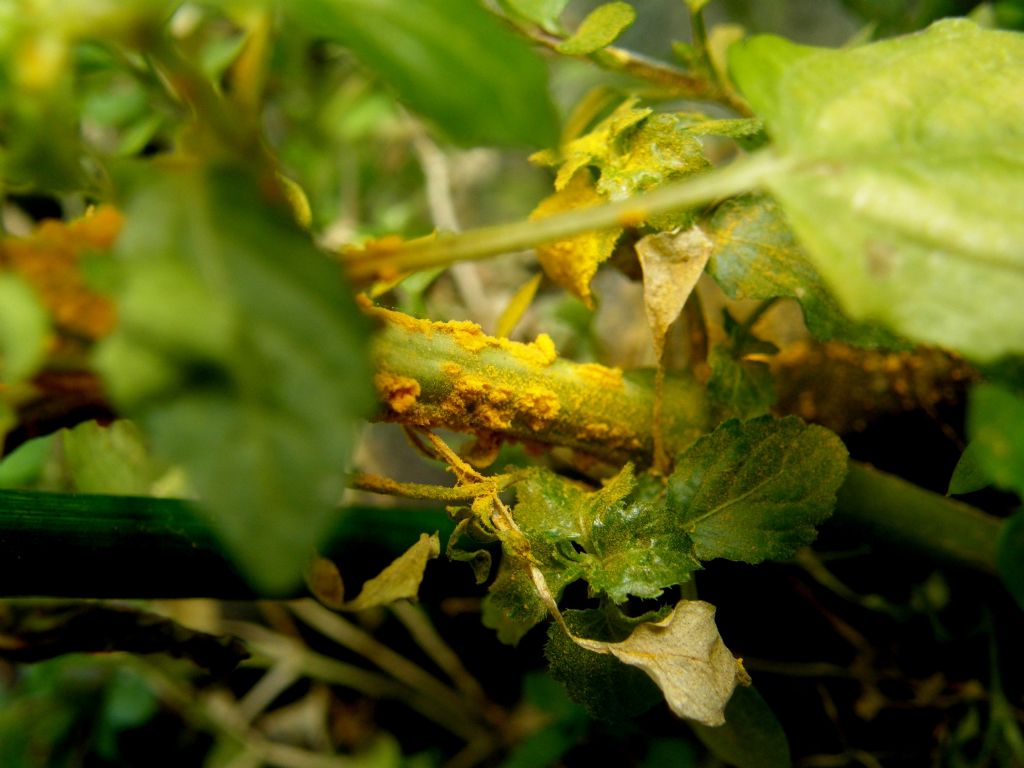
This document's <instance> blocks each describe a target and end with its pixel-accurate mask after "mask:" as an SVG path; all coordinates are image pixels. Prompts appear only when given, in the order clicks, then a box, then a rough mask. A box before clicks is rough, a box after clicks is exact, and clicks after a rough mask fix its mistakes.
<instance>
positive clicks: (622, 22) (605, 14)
mask: <svg viewBox="0 0 1024 768" xmlns="http://www.w3.org/2000/svg"><path fill="white" fill-rule="evenodd" d="M635 20H636V11H635V10H633V6H631V5H630V4H629V3H621V2H615V3H605V4H604V5H599V6H597V8H595V9H594V10H593V11H591V12H590V13H589V14H587V17H586V18H585V19H583V21H582V22H580V26H579V28H578V29H577V30H576V31H575V32H574V33H573V35H572V37H570V38H568V39H566V40H563V41H562V42H561V43H559V44H558V46H557V47H558V52H559V53H564V54H566V55H567V56H586V55H587V54H588V53H594V52H595V51H599V50H601V49H602V48H604V47H606V46H608V45H611V44H612V43H613V42H615V38H617V37H618V36H619V35H621V34H622V33H623V32H624V31H625V30H626V29H627V28H629V26H630V25H631V24H632V23H633V22H634V21H635Z"/></svg>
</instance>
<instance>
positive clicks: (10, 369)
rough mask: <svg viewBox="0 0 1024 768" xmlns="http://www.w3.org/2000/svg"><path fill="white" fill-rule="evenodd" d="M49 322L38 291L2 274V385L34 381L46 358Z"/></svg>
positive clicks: (0, 294)
mask: <svg viewBox="0 0 1024 768" xmlns="http://www.w3.org/2000/svg"><path fill="white" fill-rule="evenodd" d="M49 337H50V321H49V319H48V317H47V315H46V310H45V309H44V308H43V305H42V303H41V302H40V301H39V297H38V296H36V293H35V291H33V290H32V288H31V287H30V286H29V284H28V283H26V282H25V281H24V280H22V279H21V278H20V277H18V276H17V275H12V274H3V273H0V382H3V383H4V384H15V383H17V382H19V381H24V380H25V379H27V378H29V377H31V376H32V375H33V374H34V373H35V372H36V370H38V368H39V366H40V365H41V364H42V362H43V359H44V358H45V357H46V347H47V343H48V342H49Z"/></svg>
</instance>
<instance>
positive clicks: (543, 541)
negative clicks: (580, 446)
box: [484, 465, 700, 643]
mask: <svg viewBox="0 0 1024 768" xmlns="http://www.w3.org/2000/svg"><path fill="white" fill-rule="evenodd" d="M516 493H517V503H516V505H515V507H514V509H513V513H512V514H513V517H514V518H515V521H516V524H517V525H518V526H519V528H520V530H521V531H522V533H523V534H524V535H525V536H526V538H527V541H528V542H529V544H530V553H531V555H532V557H533V558H534V559H535V560H536V564H537V565H538V567H539V568H540V570H541V572H542V573H543V575H544V578H545V581H546V582H547V585H548V588H549V589H550V591H551V594H552V595H553V596H554V597H555V599H556V600H557V599H558V598H559V596H560V595H561V593H562V591H563V590H564V589H565V587H567V586H568V585H569V584H571V583H573V582H574V581H576V580H578V579H581V578H582V579H585V580H586V581H587V582H588V584H589V585H590V590H591V592H593V593H601V594H605V595H607V596H608V597H609V598H611V600H612V601H614V602H616V603H621V602H624V601H625V600H626V599H627V598H628V597H629V596H630V595H633V596H635V597H644V598H648V597H650V598H653V597H657V596H658V595H660V594H661V593H662V591H663V590H664V589H665V588H667V587H671V586H674V585H676V584H681V583H683V582H685V581H688V580H689V579H690V575H691V574H692V573H693V571H695V570H697V569H699V568H700V563H699V562H698V561H697V560H696V559H695V558H694V556H693V551H692V550H693V547H692V544H691V542H690V539H689V537H688V536H687V535H686V534H685V533H684V532H683V530H682V529H681V528H680V526H679V525H678V522H677V520H676V519H675V516H674V515H672V514H669V513H668V511H667V510H666V508H665V504H664V502H663V501H661V500H660V499H650V498H649V494H647V493H646V492H645V489H643V488H638V484H637V480H636V478H635V477H634V475H633V468H632V466H630V465H626V467H624V468H623V470H622V471H621V472H620V473H619V474H618V475H617V476H616V477H614V478H612V479H611V480H609V481H608V482H607V484H606V485H605V486H604V487H603V488H601V489H600V490H597V491H588V490H586V489H585V488H583V487H581V486H580V485H578V484H577V483H574V482H572V481H570V480H567V479H565V478H563V477H560V476H558V475H556V474H554V473H553V472H549V471H542V472H537V473H535V474H532V475H531V476H530V477H529V479H527V480H525V481H523V482H522V483H520V484H519V485H518V486H517V491H516ZM547 615H548V610H547V607H546V606H545V605H544V602H543V601H542V600H541V598H540V596H539V595H538V594H537V591H536V589H535V587H534V585H533V582H532V580H531V579H530V576H529V573H528V571H527V569H526V567H525V564H524V563H523V562H521V560H519V559H517V558H516V557H515V556H514V555H512V554H510V553H509V552H508V551H507V550H506V553H505V556H504V557H503V558H502V561H501V565H500V566H499V569H498V576H497V578H496V579H495V581H494V583H493V584H492V585H491V588H490V593H489V594H488V596H487V599H486V600H485V602H484V623H485V624H486V625H487V626H489V627H491V628H494V629H497V630H498V635H499V638H501V639H502V640H503V641H504V642H513V643H514V642H517V641H518V640H519V638H520V637H522V635H523V634H524V633H525V632H526V631H527V630H529V629H530V627H532V626H534V625H535V624H537V623H538V622H540V621H543V620H544V619H545V618H546V617H547Z"/></svg>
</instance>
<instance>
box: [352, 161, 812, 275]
mask: <svg viewBox="0 0 1024 768" xmlns="http://www.w3.org/2000/svg"><path fill="white" fill-rule="evenodd" d="M791 165H792V162H791V161H790V160H788V159H786V158H780V157H777V156H776V155H773V154H771V153H770V152H760V153H758V154H756V155H750V156H749V157H746V158H744V159H742V160H737V161H736V162H734V163H733V164H732V165H729V166H726V167H724V168H721V169H718V170H715V171H712V172H710V173H706V174H702V175H699V176H692V177H690V178H687V179H684V180H682V181H678V182H674V183H672V184H666V185H664V186H662V187H658V188H657V189H655V190H653V191H651V192H647V193H644V194H642V195H637V196H636V197H632V198H630V199H628V200H622V201H619V202H615V203H606V204H604V205H598V206H594V207H592V208H581V209H577V210H574V211H569V212H567V213H562V214H558V215H556V216H549V217H546V218H542V219H529V220H526V221H516V222H512V223H510V224H500V225H497V226H491V227H482V228H480V229H474V230H469V231H466V232H463V233H461V234H457V235H453V234H445V233H438V234H437V235H435V236H433V237H430V238H422V239H419V240H412V241H409V242H406V243H402V244H401V245H398V246H394V245H391V244H387V245H382V246H379V247H375V246H372V245H371V246H369V247H368V248H366V249H364V250H359V251H348V252H346V253H345V254H344V255H343V256H342V259H343V262H344V264H345V268H346V270H347V271H348V274H349V277H350V278H351V279H352V280H354V281H356V282H366V281H371V280H375V279H378V278H380V279H387V278H389V277H394V276H396V275H398V274H400V273H402V272H412V271H415V270H419V269H427V268H429V267H438V266H445V265H448V264H454V263H455V262H457V261H465V260H467V259H481V258H485V257H488V256H494V255H497V254H500V253H508V252H510V251H518V250H523V249H525V248H533V247H534V246H537V245H541V244H543V243H548V242H551V241H554V240H562V239H564V238H567V237H571V236H573V235H579V234H581V233H584V232H590V231H592V230H599V229H608V228H609V227H621V226H624V225H632V224H638V223H640V222H643V221H646V220H647V219H649V218H650V217H651V216H653V215H656V214H659V213H665V212H668V211H674V210H679V209H683V208H692V207H695V206H698V205H706V204H708V203H712V202H714V201H715V200H719V199H721V198H725V197H731V196H733V195H737V194H740V193H742V192H747V191H749V190H751V189H753V188H755V187H757V186H759V185H760V184H761V183H762V182H764V181H765V180H766V179H768V178H770V177H772V176H775V175H777V174H780V173H783V172H785V171H786V170H788V169H790V167H791Z"/></svg>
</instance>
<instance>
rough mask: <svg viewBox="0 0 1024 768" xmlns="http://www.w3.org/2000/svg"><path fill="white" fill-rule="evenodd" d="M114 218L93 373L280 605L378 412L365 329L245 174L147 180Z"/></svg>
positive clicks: (135, 186) (311, 250)
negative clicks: (111, 300)
mask: <svg viewBox="0 0 1024 768" xmlns="http://www.w3.org/2000/svg"><path fill="white" fill-rule="evenodd" d="M124 209H125V212H126V216H127V227H126V229H125V230H124V232H123V234H122V235H121V237H120V238H119V240H118V242H117V249H116V255H117V256H118V259H119V261H120V263H121V265H122V272H123V274H122V279H121V287H120V290H119V295H118V296H117V300H118V309H119V312H120V320H119V324H118V328H117V331H116V332H115V333H114V334H113V335H112V336H110V337H109V338H108V339H106V340H105V341H104V342H103V343H102V344H101V345H100V346H99V348H98V350H97V358H96V366H97V368H98V370H99V372H100V373H101V375H102V377H103V379H104V382H105V385H106V387H107V390H108V392H109V394H110V396H111V398H112V399H113V401H114V403H115V405H116V406H117V407H118V409H119V411H120V412H122V413H124V414H126V415H128V416H130V417H132V418H134V419H136V421H137V422H138V424H139V425H140V426H141V427H142V429H143V432H144V433H145V434H146V436H147V437H148V438H149V439H150V441H151V443H152V445H153V449H154V452H155V453H156V454H157V455H159V456H162V457H163V458H165V459H169V460H170V461H172V462H177V463H179V464H181V465H183V466H184V467H185V469H186V471H187V473H188V476H189V480H190V481H191V483H192V484H193V486H194V488H195V490H196V491H197V493H198V494H199V496H200V498H201V499H202V502H203V503H204V504H205V505H206V506H207V507H208V508H209V509H210V510H211V511H212V512H213V513H214V517H215V519H216V522H217V525H218V527H219V533H220V534H221V536H222V537H223V539H224V541H225V543H226V544H227V546H228V547H229V549H230V551H231V552H233V553H234V555H235V557H236V558H237V560H238V562H239V564H240V565H241V566H242V567H243V569H244V571H245V572H246V573H247V574H248V575H249V578H250V579H252V580H253V582H254V583H255V584H257V585H258V586H259V587H261V588H263V589H266V590H268V591H271V592H275V591H285V590H288V589H289V588H291V587H292V586H294V584H295V583H296V582H297V581H298V580H299V579H300V578H301V574H302V570H303V566H304V565H305V564H306V562H307V561H308V560H309V559H310V558H311V557H312V554H313V551H314V548H315V547H316V545H317V544H318V543H319V542H320V541H321V539H322V537H323V536H324V535H325V534H326V533H327V532H328V530H329V528H330V526H331V525H332V523H333V521H334V510H335V507H336V505H337V503H338V499H339V498H340V493H341V490H342V488H343V487H344V480H345V477H344V473H345V470H346V463H347V461H348V458H349V454H350V450H351V446H352V440H353V437H354V430H355V426H356V422H357V420H358V419H360V418H361V417H362V416H363V415H364V414H365V413H367V412H368V410H369V408H370V407H371V404H372V402H373V401H372V393H371V392H370V391H369V384H368V382H369V380H370V376H369V363H368V360H367V355H366V351H365V339H366V330H365V320H364V319H363V317H362V315H361V314H360V313H359V312H358V310H357V309H356V307H355V305H354V302H353V300H352V297H351V293H350V292H349V291H348V289H347V288H346V287H345V285H344V281H343V279H342V276H341V274H340V272H339V270H338V269H337V267H336V266H334V265H333V264H332V263H331V262H330V261H329V260H328V259H327V257H326V256H325V255H323V254H322V253H321V252H319V251H318V250H317V249H316V248H315V247H314V246H313V245H312V243H311V242H310V240H309V238H308V235H306V233H304V232H303V231H301V230H300V229H299V228H298V227H297V226H296V225H295V224H294V222H293V220H292V219H291V216H290V214H289V212H288V211H287V210H285V208H284V207H283V206H281V205H275V204H272V203H271V202H269V201H268V200H267V199H266V198H265V197H264V196H263V193H262V192H261V187H260V186H259V183H258V180H257V179H255V178H253V177H252V176H251V175H250V173H249V172H248V171H245V170H242V169H239V168H235V167H210V168H204V167H199V166H188V165H185V166H177V167H164V168H160V167H155V168H147V169H146V170H145V173H141V174H139V175H138V176H136V177H135V178H134V179H129V183H128V193H127V200H126V204H125V206H124Z"/></svg>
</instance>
